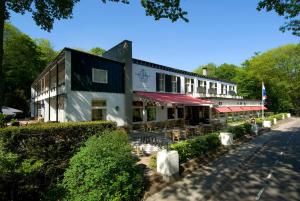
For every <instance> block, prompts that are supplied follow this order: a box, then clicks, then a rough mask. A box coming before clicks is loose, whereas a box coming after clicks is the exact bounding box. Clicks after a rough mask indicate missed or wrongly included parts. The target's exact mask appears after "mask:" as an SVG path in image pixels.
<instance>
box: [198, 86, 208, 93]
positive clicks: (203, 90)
mask: <svg viewBox="0 0 300 201" xmlns="http://www.w3.org/2000/svg"><path fill="white" fill-rule="evenodd" d="M197 92H198V93H200V94H206V88H205V87H198V88H197Z"/></svg>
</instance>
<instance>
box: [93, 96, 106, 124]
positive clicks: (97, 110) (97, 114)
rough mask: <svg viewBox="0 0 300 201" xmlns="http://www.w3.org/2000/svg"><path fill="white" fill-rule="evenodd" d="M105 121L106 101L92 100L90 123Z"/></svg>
mask: <svg viewBox="0 0 300 201" xmlns="http://www.w3.org/2000/svg"><path fill="white" fill-rule="evenodd" d="M96 120H106V100H92V121H96Z"/></svg>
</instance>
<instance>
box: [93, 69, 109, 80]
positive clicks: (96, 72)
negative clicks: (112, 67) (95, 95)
mask: <svg viewBox="0 0 300 201" xmlns="http://www.w3.org/2000/svg"><path fill="white" fill-rule="evenodd" d="M92 74H93V75H92V78H93V82H95V83H101V84H107V70H100V69H96V68H93V69H92Z"/></svg>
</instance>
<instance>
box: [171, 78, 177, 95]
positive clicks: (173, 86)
mask: <svg viewBox="0 0 300 201" xmlns="http://www.w3.org/2000/svg"><path fill="white" fill-rule="evenodd" d="M172 92H173V93H175V92H177V77H176V76H172Z"/></svg>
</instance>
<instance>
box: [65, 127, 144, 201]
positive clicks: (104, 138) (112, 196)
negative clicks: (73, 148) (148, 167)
mask: <svg viewBox="0 0 300 201" xmlns="http://www.w3.org/2000/svg"><path fill="white" fill-rule="evenodd" d="M63 185H64V186H65V188H66V190H67V196H66V199H67V200H74V201H76V200H78V201H79V200H87V201H88V200H89V201H93V200H116V201H117V200H139V199H140V196H141V194H142V192H143V189H144V187H143V186H144V185H143V175H142V173H141V172H140V170H139V169H138V168H137V167H136V161H135V160H134V159H133V157H132V155H131V146H130V145H129V144H128V140H127V135H126V134H125V133H123V132H121V131H114V132H107V133H105V134H103V135H101V136H100V137H96V136H92V137H91V138H89V139H88V141H87V142H86V143H85V146H84V147H82V148H81V149H80V151H79V152H78V153H77V154H76V155H75V156H73V157H72V158H71V160H70V167H69V168H68V169H67V171H66V172H65V174H64V180H63Z"/></svg>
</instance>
